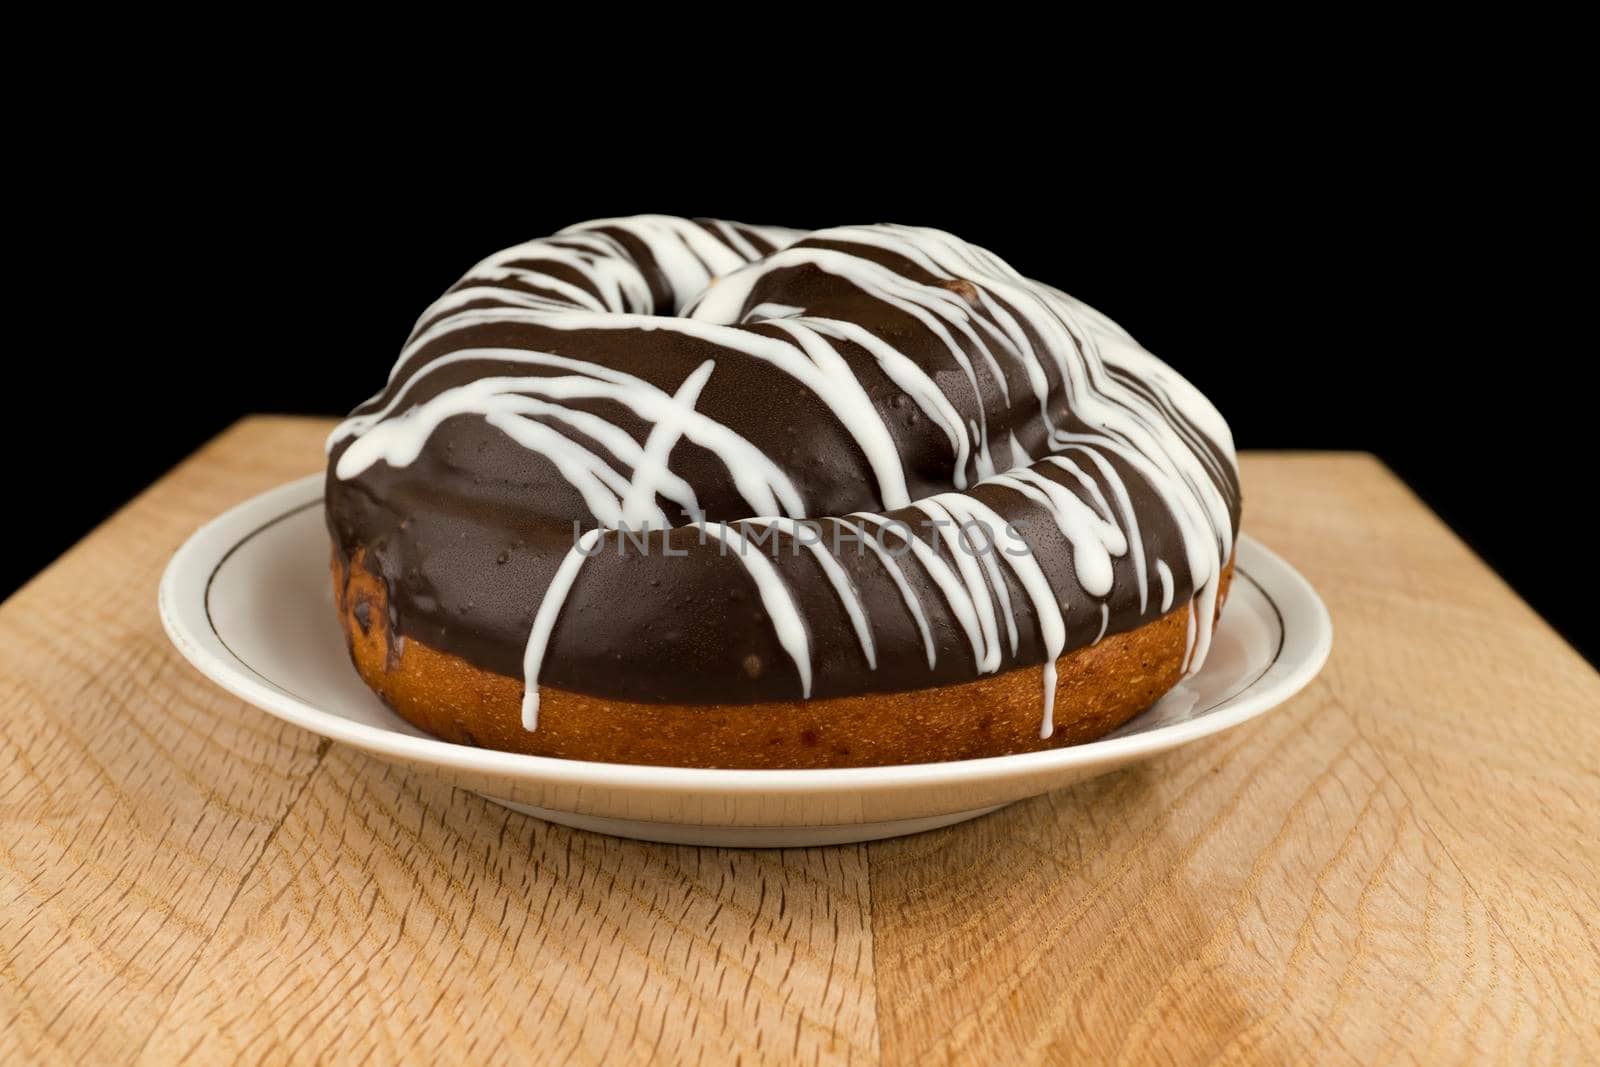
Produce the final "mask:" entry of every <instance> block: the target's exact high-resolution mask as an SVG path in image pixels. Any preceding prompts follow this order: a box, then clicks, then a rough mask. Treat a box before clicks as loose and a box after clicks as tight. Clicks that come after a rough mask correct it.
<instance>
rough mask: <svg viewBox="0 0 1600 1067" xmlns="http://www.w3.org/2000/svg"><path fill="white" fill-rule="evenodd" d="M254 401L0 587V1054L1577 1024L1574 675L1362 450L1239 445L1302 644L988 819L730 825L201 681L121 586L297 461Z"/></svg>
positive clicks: (1133, 1059)
mask: <svg viewBox="0 0 1600 1067" xmlns="http://www.w3.org/2000/svg"><path fill="white" fill-rule="evenodd" d="M328 426H329V424H328V423H327V422H324V421H321V420H297V419H284V418H259V419H250V420H247V421H245V422H243V423H241V424H239V425H238V426H236V427H234V428H233V429H232V430H230V431H228V432H227V433H226V434H224V435H223V436H222V437H221V438H219V439H218V440H216V441H214V442H212V443H211V444H210V445H208V446H207V447H206V448H204V449H202V450H201V451H200V452H199V453H198V454H197V455H195V456H194V457H193V458H192V459H190V460H189V461H188V462H186V463H184V464H183V465H182V466H181V467H179V468H178V469H177V470H175V471H174V472H173V473H172V474H170V475H169V476H167V477H166V478H164V479H163V480H162V481H161V482H159V483H158V484H157V485H155V486H154V487H153V488H151V489H150V490H149V491H148V492H146V493H145V494H144V495H143V496H141V497H140V498H139V499H138V500H136V501H135V502H133V503H132V504H130V505H129V506H128V507H127V508H125V509H124V510H123V511H122V512H121V513H119V514H118V515H117V516H115V517H114V518H113V519H111V520H110V521H109V522H107V523H106V524H105V525H103V526H102V527H101V528H99V529H98V530H96V531H94V533H92V534H91V535H90V536H89V537H88V538H87V539H86V540H84V541H83V542H82V543H81V544H79V545H78V546H77V547H75V548H74V549H72V550H71V551H70V552H68V553H67V554H66V555H65V556H64V557H63V558H62V559H61V560H59V561H58V562H57V563H56V564H55V565H54V566H52V567H50V568H49V569H48V570H47V571H45V572H44V573H43V574H42V575H40V576H39V577H38V578H37V579H35V580H34V581H33V582H32V583H30V584H29V585H28V586H26V587H25V588H24V589H22V590H21V591H19V592H18V593H17V594H16V595H15V596H13V597H12V598H11V599H10V600H8V601H7V602H6V603H5V604H4V605H3V606H0V819H3V832H0V1063H23V1062H34V1061H38V1062H57V1063H78V1064H83V1063H91V1064H101V1063H121V1062H141V1063H151V1064H164V1063H172V1062H176V1061H178V1060H180V1059H181V1060H183V1061H184V1062H186V1063H234V1062H252V1063H253V1062H265V1063H289V1062H296V1061H308V1060H313V1059H319V1058H326V1059H333V1060H340V1061H343V1060H349V1061H360V1060H367V1061H370V1062H374V1063H385V1062H392V1061H396V1060H402V1059H410V1060H413V1061H418V1062H435V1061H439V1060H444V1061H455V1060H469V1061H471V1062H474V1063H502V1062H503V1063H513V1062H529V1061H541V1062H543V1061H552V1062H553V1061H572V1062H579V1063H605V1064H614V1063H627V1062H632V1061H644V1060H648V1059H651V1058H652V1057H654V1058H656V1059H660V1060H665V1061H670V1062H677V1063H697V1062H723V1061H731V1060H734V1059H738V1060H739V1061H741V1062H744V1063H750V1064H754V1063H780V1062H804V1063H838V1062H858V1063H872V1062H885V1063H893V1064H921V1063H928V1062H934V1061H941V1060H952V1061H965V1062H974V1063H983V1064H993V1063H1021V1062H1066V1061H1083V1060H1094V1061H1104V1060H1122V1061H1125V1062H1130V1063H1144V1062H1150V1061H1168V1060H1170V1061H1180V1062H1189V1061H1195V1060H1224V1061H1231V1062H1284V1061H1297V1062H1303V1061H1307V1060H1312V1059H1317V1060H1331V1061H1346V1062H1358V1063H1374V1062H1380V1061H1387V1060H1393V1059H1401V1060H1408V1061H1417V1062H1426V1063H1447V1062H1459V1061H1466V1060H1483V1059H1492V1060H1515V1061H1522V1060H1555V1061H1567V1062H1578V1061H1583V1060H1587V1061H1589V1062H1593V1061H1595V1060H1596V1058H1597V1057H1600V1030H1597V1028H1596V1022H1595V1020H1596V1019H1597V1018H1600V676H1597V675H1596V673H1595V672H1594V671H1593V670H1592V669H1590V668H1589V667H1588V666H1587V665H1586V664H1585V663H1584V662H1583V661H1582V660H1581V659H1580V658H1579V657H1578V656H1577V655H1576V654H1575V653H1574V652H1573V651H1572V650H1571V649H1570V648H1568V647H1567V646H1565V645H1564V644H1563V643H1562V642H1561V640H1560V639H1559V638H1558V637H1557V636H1556V635H1555V634H1554V633H1552V632H1551V631H1550V629H1549V628H1548V627H1547V626H1546V625H1545V624H1544V623H1543V622H1542V621H1541V620H1540V619H1539V618H1538V617H1537V616H1536V615H1534V614H1533V613H1532V612H1531V611H1530V610H1529V609H1528V608H1527V607H1526V606H1525V605H1524V604H1522V603H1521V602H1520V601H1519V600H1518V599H1517V598H1516V597H1515V596H1514V595H1513V594H1512V593H1511V592H1510V591H1509V590H1508V589H1507V588H1506V587H1505V586H1504V584H1503V583H1501V582H1500V580H1499V579H1498V578H1496V577H1495V576H1494V575H1493V574H1492V573H1491V572H1490V571H1489V570H1487V569H1486V568H1485V567H1484V566H1483V565H1482V564H1481V563H1480V562H1479V561H1478V560H1477V559H1475V558H1474V557H1473V556H1472V554H1471V553H1470V552H1469V551H1468V550H1467V549H1466V548H1465V547H1464V546H1463V545H1462V544H1461V543H1460V542H1459V541H1458V540H1457V539H1456V538H1455V537H1454V536H1453V535H1452V534H1451V533H1450V532H1449V531H1448V530H1447V529H1446V528H1445V527H1444V526H1443V525H1441V524H1440V522H1439V521H1438V520H1437V519H1436V518H1434V517H1433V516H1432V515H1431V514H1430V513H1429V512H1428V511H1427V510H1426V509H1425V508H1424V507H1423V506H1422V505H1421V504H1420V503H1419V502H1418V501H1417V500H1416V499H1415V498H1414V497H1413V496H1412V495H1411V494H1410V493H1409V492H1408V491H1407V490H1406V489H1405V488H1404V487H1403V486H1402V485H1401V484H1400V483H1399V482H1398V481H1396V480H1395V479H1394V478H1393V477H1392V476H1391V475H1390V474H1389V473H1388V472H1387V471H1385V469H1384V468H1383V467H1382V466H1381V465H1380V464H1379V463H1378V462H1377V461H1375V460H1373V459H1372V458H1370V457H1366V456H1361V455H1348V454H1338V455H1327V454H1323V455H1285V454H1257V455H1250V456H1247V457H1246V458H1245V460H1244V481H1245V489H1246V505H1245V506H1246V512H1245V514H1246V523H1247V526H1248V528H1249V529H1250V531H1251V532H1252V533H1253V534H1255V536H1257V537H1259V538H1260V539H1262V540H1263V541H1264V542H1266V543H1267V544H1268V545H1269V546H1271V547H1272V548H1274V549H1276V550H1277V551H1278V552H1280V553H1281V554H1283V555H1284V556H1285V557H1286V558H1288V559H1289V560H1290V561H1291V562H1293V563H1294V564H1295V565H1296V566H1297V567H1299V568H1300V569H1301V570H1302V571H1303V572H1304V573H1305V575H1306V576H1307V577H1308V578H1309V579H1310V580H1311V581H1312V582H1313V583H1314V584H1315V585H1316V586H1317V588H1318V589H1320V590H1321V591H1322V593H1323V595H1324V597H1325V598H1326V599H1327V601H1328V605H1329V607H1330V608H1331V610H1332V612H1333V617H1334V625H1335V628H1336V637H1335V642H1334V652H1333V657H1332V659H1331V661H1330V662H1329V664H1328V667H1327V670H1326V671H1325V672H1324V673H1323V675H1322V676H1321V678H1320V679H1319V680H1318V681H1317V682H1316V683H1314V684H1313V685H1312V686H1311V687H1310V689H1308V690H1307V691H1306V692H1305V693H1304V694H1302V695H1301V696H1300V697H1299V698H1297V699H1296V700H1295V701H1293V702H1292V703H1291V704H1290V705H1288V706H1286V707H1284V708H1282V709H1280V710H1279V711H1277V712H1274V713H1272V714H1270V715H1268V716H1265V717H1264V718H1262V719H1259V720H1257V721H1255V722H1253V723H1251V724H1248V725H1246V726H1244V727H1241V728H1240V729H1238V730H1235V731H1233V732H1230V733H1228V734H1225V735H1222V736H1220V737H1218V738H1214V739H1211V740H1209V741H1207V742H1203V743H1201V744H1198V745H1195V746H1191V747H1188V748H1185V749H1182V750H1180V751H1178V752H1176V753H1173V754H1171V755H1169V756H1167V757H1164V758H1161V759H1158V760H1156V761H1153V762H1149V763H1146V764H1143V765H1141V766H1139V767H1136V768H1134V769H1132V770H1128V771H1124V772H1120V773H1117V774H1114V775H1111V776H1108V777H1105V778H1101V779H1098V780H1096V781H1092V782H1088V783H1085V784H1083V785H1081V786H1078V787H1075V788H1072V789H1067V790H1063V791H1061V792H1058V793H1054V794H1051V795H1049V796H1045V797H1041V798H1038V799H1036V800H1033V801H1030V802H1026V803H1022V804H1017V805H1014V806H1013V807H1011V808H1008V809H1006V810H1004V811H1001V812H999V813H997V814H995V815H992V816H989V817H987V818H983V819H979V820H977V821H974V822H971V823H967V824H963V825H960V826H957V827H953V828H951V829H948V830H942V831H937V832H934V833H929V834H924V835H921V836H918V837H911V838H904V839H900V840H895V841H887V842H880V843H876V844H871V845H860V846H847V847H839V848H827V849H814V850H796V851H789V852H755V851H749V852H740V851H731V850H728V851H724V850H715V849H696V848H685V847H668V846H662V845H649V844H641V843H636V842H627V841H619V840H613V839H609V838H605V837H599V836H595V835H591V834H585V833H581V832H578V831H572V830H566V829H563V828H560V827H556V826H551V825H548V824H545V823H541V822H538V821H536V820H534V819H529V818H525V817H522V816H519V815H514V814H511V813H510V812H507V811H505V810H504V809H501V808H498V807H496V806H494V805H492V804H489V803H488V802H486V801H483V800H481V799H479V798H478V797H476V796H473V795H471V794H466V793H461V792H456V791H454V790H452V789H450V788H448V787H446V786H443V785H440V784H439V783H437V782H434V781H432V780H430V779H428V778H426V777H420V776H417V775H414V774H412V773H409V772H405V771H401V770H397V769H396V768H393V767H390V766H387V765H385V764H381V763H378V762H376V761H373V760H370V759H368V758H366V757H364V756H362V755H360V754H358V753H356V752H354V751H352V750H348V749H345V748H343V747H340V746H331V745H329V744H327V743H324V742H322V741H320V740H319V739H318V738H315V737H313V736H311V735H309V734H306V733H303V732H301V731H299V730H297V729H295V728H293V727H289V726H286V725H282V724H280V723H279V722H278V721H277V720H275V719H273V718H271V717H270V716H268V715H266V714H265V713H263V712H259V711H257V710H255V709H253V708H251V707H249V706H247V705H245V704H242V703H241V702H239V701H237V700H235V699H233V698H232V697H229V696H227V695H225V694H223V693H222V692H221V691H220V690H218V689H216V688H215V687H213V686H212V685H210V684H209V683H207V682H206V681H204V680H203V679H201V678H200V677H199V676H198V675H197V674H196V673H195V672H193V671H192V670H191V669H189V667H188V666H187V665H186V664H185V663H184V662H183V661H182V660H181V659H180V658H179V657H178V655H177V653H176V652H174V651H173V649H172V648H170V647H169V646H168V644H167V642H166V639H165V637H164V636H163V635H162V632H161V627H160V623H159V622H158V620H157V618H156V610H155V591H156V582H157V579H158V577H159V575H160V572H161V568H162V567H163V565H164V564H165V562H166V559H167V557H168V556H169V555H170V554H171V552H172V551H173V550H174V549H175V548H176V547H177V546H178V545H179V544H180V543H181V542H182V540H183V539H184V538H185V537H186V536H187V535H188V534H189V533H190V531H192V530H193V529H194V528H195V527H196V526H197V525H199V524H200V523H201V522H202V521H204V520H205V519H207V518H209V517H211V516H212V515H215V514H216V513H218V512H219V511H221V510H222V509H224V508H226V507H228V506H229V505H231V504H234V503H236V502H238V501H240V500H243V499H244V498H246V497H248V496H251V495H253V494H255V493H257V492H259V491H261V490H262V489H265V488H267V487H269V486H272V485H275V484H277V483H280V482H283V481H286V480H288V479H290V478H292V477H295V476H297V475H300V474H304V473H307V472H310V471H313V470H315V469H317V468H318V467H319V465H320V461H321V448H320V443H321V440H322V437H323V435H324V434H325V433H326V431H327V429H328Z"/></svg>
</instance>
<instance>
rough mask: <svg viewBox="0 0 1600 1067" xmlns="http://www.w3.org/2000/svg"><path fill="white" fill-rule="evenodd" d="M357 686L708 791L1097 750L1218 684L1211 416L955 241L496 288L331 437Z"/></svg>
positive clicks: (1172, 378) (1148, 359)
mask: <svg viewBox="0 0 1600 1067" xmlns="http://www.w3.org/2000/svg"><path fill="white" fill-rule="evenodd" d="M327 518H328V527H329V530H330V532H331V534H332V538H333V571H334V583H335V588H336V591H337V594H338V604H339V612H340V617H341V620H342V622H343V624H344V628H345V631H346V633H347V635H348V637H349V639H350V646H351V654H352V658H353V659H354V661H355V664H356V667H357V669H358V670H359V671H360V673H361V675H362V677H363V678H364V679H365V680H366V681H367V683H368V684H369V685H370V686H372V688H373V689H374V690H376V691H377V692H378V693H379V695H380V696H382V697H383V698H384V699H385V700H386V701H388V702H389V703H390V704H391V705H392V706H393V707H394V708H395V709H396V710H397V711H398V712H399V713H400V714H402V715H404V716H405V717H406V718H407V719H409V720H410V721H412V722H413V723H415V724H417V725H418V726H420V727H421V728H422V729H424V730H427V731H429V732H430V733H433V734H435V735H438V736H440V737H443V738H446V739H448V740H452V741H457V742H462V743H468V744H477V745H483V746H487V747H493V748H499V749H506V750H510V751H517V752H528V753H535V754H541V755H554V756H564V757H570V758H580V759H596V760H608V761H616V762H642V763H662V764H676V765H687V766H726V767H814V766H850V765H870V764H886V763H907V762H922V761H932V760H945V759H962V758H971V757H979V756H991V755H1000V754H1004V753H1011V752H1021V751H1030V750H1036V749H1041V748H1049V747H1055V746H1058V745H1062V744H1070V743H1074V742H1077V741H1082V740H1086V739H1088V738H1091V737H1094V736H1097V735H1099V734H1101V733H1104V732H1105V731H1107V730H1109V729H1112V728H1114V727H1115V726H1117V725H1119V724H1121V723H1122V722H1124V721H1126V720H1127V719H1128V718H1130V717H1131V716H1133V715H1134V714H1136V713H1137V712H1139V711H1140V710H1142V709H1144V708H1146V707H1148V706H1149V705H1150V704H1152V703H1153V702H1154V701H1155V700H1156V699H1158V698H1159V697H1160V696H1161V695H1162V694H1163V693H1164V692H1166V691H1167V690H1168V689H1170V688H1171V687H1172V686H1173V685H1175V684H1176V683H1177V681H1178V680H1179V679H1180V678H1181V677H1182V676H1183V675H1184V674H1185V673H1186V672H1191V671H1193V670H1195V669H1198V667H1199V666H1200V664H1201V663H1202V662H1203V661H1204V659H1205V656H1206V652H1207V649H1208V648H1209V646H1210V642H1211V633H1212V627H1213V625H1214V622H1215V619H1216V617H1217V615H1218V613H1219V612H1220V610H1221V604H1222V601H1223V599H1224V597H1225V594H1226V587H1227V583H1228V579H1229V576H1230V574H1231V561H1232V553H1233V546H1234V543H1235V540H1236V537H1237V531H1238V524H1239V482H1238V472H1237V465H1236V461H1235V458H1234V452H1233V442H1232V436H1231V434H1230V433H1229V431H1228V427H1227V424H1226V423H1225V422H1224V421H1223V420H1222V418H1221V417H1220V416H1219V415H1218V414H1217V412H1216V409H1215V408H1214V407H1212V405H1211V404H1210V403H1209V402H1208V401H1207V400H1206V399H1205V398H1204V397H1203V396H1201V395H1200V394H1199V393H1198V392H1197V391H1196V390H1195V389H1194V388H1193V387H1192V386H1191V385H1189V384H1188V383H1187V382H1186V381H1184V380H1183V379H1182V378H1181V377H1179V376H1178V375H1177V374H1176V373H1174V372H1173V371H1172V369H1171V368H1169V367H1168V366H1167V365H1166V364H1164V363H1162V362H1161V361H1160V360H1158V359H1156V358H1155V357H1154V356H1152V355H1150V354H1149V353H1148V352H1146V351H1144V349H1142V348H1140V347H1139V346H1138V345H1137V344H1136V343H1135V342H1134V341H1133V340H1132V338H1130V337H1129V336H1128V335H1127V334H1126V333H1125V332H1124V331H1122V330H1121V329H1120V328H1119V327H1117V326H1116V325H1115V324H1114V323H1112V322H1111V321H1110V320H1109V319H1107V318H1105V317H1104V316H1103V315H1101V314H1099V313H1098V312H1096V311H1094V310H1092V309H1091V308H1088V307H1086V306H1085V305H1083V304H1082V303H1080V302H1078V301H1077V300H1074V299H1073V298H1072V297H1069V296H1067V295H1066V294H1064V293H1061V292H1059V291H1057V290H1055V289H1052V288H1050V287H1048V286H1045V285H1042V284H1040V283H1038V282H1033V281H1029V280H1028V279H1026V278H1023V277H1021V276H1020V275H1018V274H1017V273H1016V272H1015V271H1013V270H1012V269H1011V268H1010V267H1008V266H1007V265H1006V264H1005V263H1003V262H1002V261H1001V260H999V259H998V258H997V257H995V256H994V255H992V254H991V253H989V252H987V251H985V250H983V249H981V248H977V247H975V246H973V245H969V244H966V243H965V242H963V241H961V240H959V239H957V238H955V237H953V236H951V235H950V234H947V233H943V232H941V231H938V230H929V229H919V228H912V227H905V226H845V227H838V228H835V229H828V230H819V231H816V232H813V233H801V232H798V231H792V230H782V229H774V228H770V227H757V226H745V225H740V224H735V223H727V222H718V221H712V220H704V219H702V220H688V219H677V218H668V217H663V216H639V217H635V218H627V219H610V220H601V221H596V222H588V223H583V224H581V225H578V226H574V227H571V228H569V229H566V230H563V231H562V232H561V233H559V234H557V235H556V236H554V237H550V238H546V239H543V240H537V241H531V242H528V243H526V244H522V245H518V246H516V247H513V248H509V249H507V250H505V251H503V252H501V253H499V254H497V255H495V256H492V257H490V258H489V259H487V260H485V261H484V262H482V263H480V264H478V265H477V266H476V267H474V268H473V269H472V270H471V271H469V272H468V273H467V275H466V277H465V278H463V279H462V280H461V281H460V282H459V283H457V284H456V286H455V287H454V288H452V289H451V290H450V291H449V292H448V293H446V294H445V295H444V296H443V297H442V298H441V299H440V300H438V301H437V302H436V303H435V304H434V305H433V306H432V307H430V308H428V310H427V311H426V312H424V313H423V315H422V317H421V319H420V320H419V321H418V323H417V325H416V328H415V329H414V331H413V332H412V335H411V338H410V339H409V340H408V342H407V343H406V346H405V348H404V350H403V351H402V352H401V355H400V359H399V361H398V363H397V364H396V365H395V368H394V371H393V372H392V373H391V375H390V377H389V381H388V384H387V385H386V386H385V387H384V388H383V390H382V391H381V392H380V393H378V395H377V396H375V397H373V398H372V399H371V400H369V401H367V402H366V403H365V404H363V405H361V406H360V407H359V408H357V409H356V410H355V412H354V413H352V415H351V416H350V417H349V418H348V419H347V420H346V421H345V422H344V423H343V424H341V425H340V426H339V427H338V429H336V430H335V431H334V433H333V435H332V437H331V438H330V441H329V464H328V476H327Z"/></svg>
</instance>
